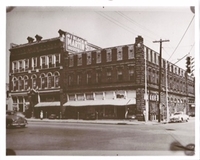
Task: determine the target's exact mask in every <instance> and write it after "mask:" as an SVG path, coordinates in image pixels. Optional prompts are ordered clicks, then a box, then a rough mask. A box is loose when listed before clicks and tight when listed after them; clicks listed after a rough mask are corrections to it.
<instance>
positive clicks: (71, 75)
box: [68, 74, 73, 86]
mask: <svg viewBox="0 0 200 160" xmlns="http://www.w3.org/2000/svg"><path fill="white" fill-rule="evenodd" d="M68 84H69V86H71V85H72V84H73V74H70V75H69V77H68Z"/></svg>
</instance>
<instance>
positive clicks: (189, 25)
mask: <svg viewBox="0 0 200 160" xmlns="http://www.w3.org/2000/svg"><path fill="white" fill-rule="evenodd" d="M193 19H194V16H193V17H192V20H191V21H190V23H189V25H188V27H187V29H186V30H185V32H184V34H183V36H182V38H181V40H180V41H179V43H178V45H177V46H176V48H175V50H174V52H173V53H172V54H171V56H170V57H169V59H170V58H171V57H172V56H173V54H174V53H175V51H176V50H177V48H178V46H179V45H180V43H181V41H182V40H183V38H184V36H185V34H186V32H187V30H188V29H189V27H190V25H191V23H192V21H193ZM169 59H168V60H169Z"/></svg>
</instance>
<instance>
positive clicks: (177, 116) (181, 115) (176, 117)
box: [170, 112, 189, 122]
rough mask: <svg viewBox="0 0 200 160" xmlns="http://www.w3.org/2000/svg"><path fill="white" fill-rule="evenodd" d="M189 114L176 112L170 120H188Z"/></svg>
mask: <svg viewBox="0 0 200 160" xmlns="http://www.w3.org/2000/svg"><path fill="white" fill-rule="evenodd" d="M188 120H189V116H188V115H187V114H185V113H183V112H176V113H174V114H173V115H172V116H171V117H170V122H183V121H186V122H188Z"/></svg>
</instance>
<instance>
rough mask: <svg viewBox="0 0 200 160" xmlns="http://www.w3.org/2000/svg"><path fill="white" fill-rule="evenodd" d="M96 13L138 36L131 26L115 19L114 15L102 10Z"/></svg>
mask: <svg viewBox="0 0 200 160" xmlns="http://www.w3.org/2000/svg"><path fill="white" fill-rule="evenodd" d="M96 13H97V14H99V15H100V16H102V17H104V18H106V19H107V20H109V21H110V22H112V23H114V24H116V25H118V26H119V27H122V28H123V29H125V30H126V31H128V32H131V33H133V34H134V35H135V36H137V34H136V33H134V32H132V30H133V29H132V28H130V27H128V26H125V25H124V24H122V23H120V22H118V21H117V20H116V19H114V18H112V17H110V16H108V15H106V14H104V13H102V12H96ZM147 37H148V36H147ZM150 38H151V37H150ZM147 41H148V40H147ZM149 42H151V41H150V40H149Z"/></svg>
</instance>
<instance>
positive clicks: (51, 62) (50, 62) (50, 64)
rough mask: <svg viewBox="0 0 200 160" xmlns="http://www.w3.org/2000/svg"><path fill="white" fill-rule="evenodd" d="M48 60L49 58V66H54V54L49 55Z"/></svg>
mask: <svg viewBox="0 0 200 160" xmlns="http://www.w3.org/2000/svg"><path fill="white" fill-rule="evenodd" d="M48 60H49V68H51V67H53V56H52V55H50V56H48Z"/></svg>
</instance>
